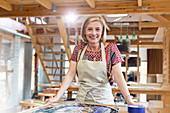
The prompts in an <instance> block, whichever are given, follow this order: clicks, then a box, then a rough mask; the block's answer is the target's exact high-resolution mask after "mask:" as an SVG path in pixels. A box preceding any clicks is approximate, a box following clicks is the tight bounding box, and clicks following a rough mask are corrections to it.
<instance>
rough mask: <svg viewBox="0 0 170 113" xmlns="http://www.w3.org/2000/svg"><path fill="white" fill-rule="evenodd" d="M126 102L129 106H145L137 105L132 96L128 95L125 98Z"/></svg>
mask: <svg viewBox="0 0 170 113" xmlns="http://www.w3.org/2000/svg"><path fill="white" fill-rule="evenodd" d="M125 100H126V102H127V104H128V105H136V106H143V105H142V104H140V103H137V102H134V101H133V100H132V98H131V96H130V95H128V96H127V97H126V98H125Z"/></svg>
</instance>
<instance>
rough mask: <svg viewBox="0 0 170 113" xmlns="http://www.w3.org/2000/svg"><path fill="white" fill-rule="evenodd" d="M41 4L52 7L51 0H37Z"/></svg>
mask: <svg viewBox="0 0 170 113" xmlns="http://www.w3.org/2000/svg"><path fill="white" fill-rule="evenodd" d="M36 1H37V2H38V3H39V4H41V5H42V6H44V7H45V8H47V9H52V2H51V1H50V0H36Z"/></svg>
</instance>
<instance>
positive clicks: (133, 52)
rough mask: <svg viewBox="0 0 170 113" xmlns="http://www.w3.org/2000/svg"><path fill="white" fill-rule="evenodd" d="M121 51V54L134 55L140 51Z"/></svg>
mask: <svg viewBox="0 0 170 113" xmlns="http://www.w3.org/2000/svg"><path fill="white" fill-rule="evenodd" d="M120 53H121V54H134V55H137V54H138V52H136V51H131V52H125V51H121V52H120Z"/></svg>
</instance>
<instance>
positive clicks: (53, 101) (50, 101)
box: [45, 97, 58, 104]
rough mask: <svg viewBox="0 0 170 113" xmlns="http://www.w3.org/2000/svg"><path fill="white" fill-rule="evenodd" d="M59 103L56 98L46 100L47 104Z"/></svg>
mask: <svg viewBox="0 0 170 113" xmlns="http://www.w3.org/2000/svg"><path fill="white" fill-rule="evenodd" d="M57 101H58V100H57V99H56V98H55V97H53V98H49V99H46V100H45V104H48V103H55V102H57Z"/></svg>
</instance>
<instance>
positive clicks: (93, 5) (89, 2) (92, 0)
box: [86, 0, 96, 8]
mask: <svg viewBox="0 0 170 113" xmlns="http://www.w3.org/2000/svg"><path fill="white" fill-rule="evenodd" d="M86 2H87V3H88V4H89V6H90V7H91V8H95V7H96V5H95V0H86Z"/></svg>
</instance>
